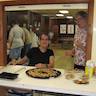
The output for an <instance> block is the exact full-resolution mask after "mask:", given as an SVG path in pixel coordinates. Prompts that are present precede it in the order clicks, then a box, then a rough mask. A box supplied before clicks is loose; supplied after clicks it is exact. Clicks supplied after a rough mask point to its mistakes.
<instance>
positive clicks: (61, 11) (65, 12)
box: [59, 10, 69, 14]
mask: <svg viewBox="0 0 96 96" xmlns="http://www.w3.org/2000/svg"><path fill="white" fill-rule="evenodd" d="M59 12H60V13H63V14H67V13H69V11H68V10H59Z"/></svg>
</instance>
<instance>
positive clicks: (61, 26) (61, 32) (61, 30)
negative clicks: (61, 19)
mask: <svg viewBox="0 0 96 96" xmlns="http://www.w3.org/2000/svg"><path fill="white" fill-rule="evenodd" d="M60 34H66V24H60Z"/></svg>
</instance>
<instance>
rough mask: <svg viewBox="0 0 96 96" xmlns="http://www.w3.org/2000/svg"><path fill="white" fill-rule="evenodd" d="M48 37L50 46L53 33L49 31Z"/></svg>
mask: <svg viewBox="0 0 96 96" xmlns="http://www.w3.org/2000/svg"><path fill="white" fill-rule="evenodd" d="M48 35H49V39H50V44H51V43H52V39H53V37H54V33H53V32H52V31H50V32H49V33H48Z"/></svg>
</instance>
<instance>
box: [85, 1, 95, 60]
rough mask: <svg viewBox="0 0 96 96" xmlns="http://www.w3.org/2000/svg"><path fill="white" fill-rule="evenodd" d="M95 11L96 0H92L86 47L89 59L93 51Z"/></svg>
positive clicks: (90, 2) (89, 7)
mask: <svg viewBox="0 0 96 96" xmlns="http://www.w3.org/2000/svg"><path fill="white" fill-rule="evenodd" d="M93 11H94V0H90V1H89V5H88V37H87V48H86V54H87V56H86V57H87V60H89V59H91V51H92V33H93Z"/></svg>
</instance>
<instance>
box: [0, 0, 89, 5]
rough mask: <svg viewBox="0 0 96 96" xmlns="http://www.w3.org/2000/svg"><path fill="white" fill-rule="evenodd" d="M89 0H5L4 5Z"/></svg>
mask: <svg viewBox="0 0 96 96" xmlns="http://www.w3.org/2000/svg"><path fill="white" fill-rule="evenodd" d="M88 2H89V0H13V1H3V2H2V4H4V5H24V4H28V5H29V4H63V3H88Z"/></svg>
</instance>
